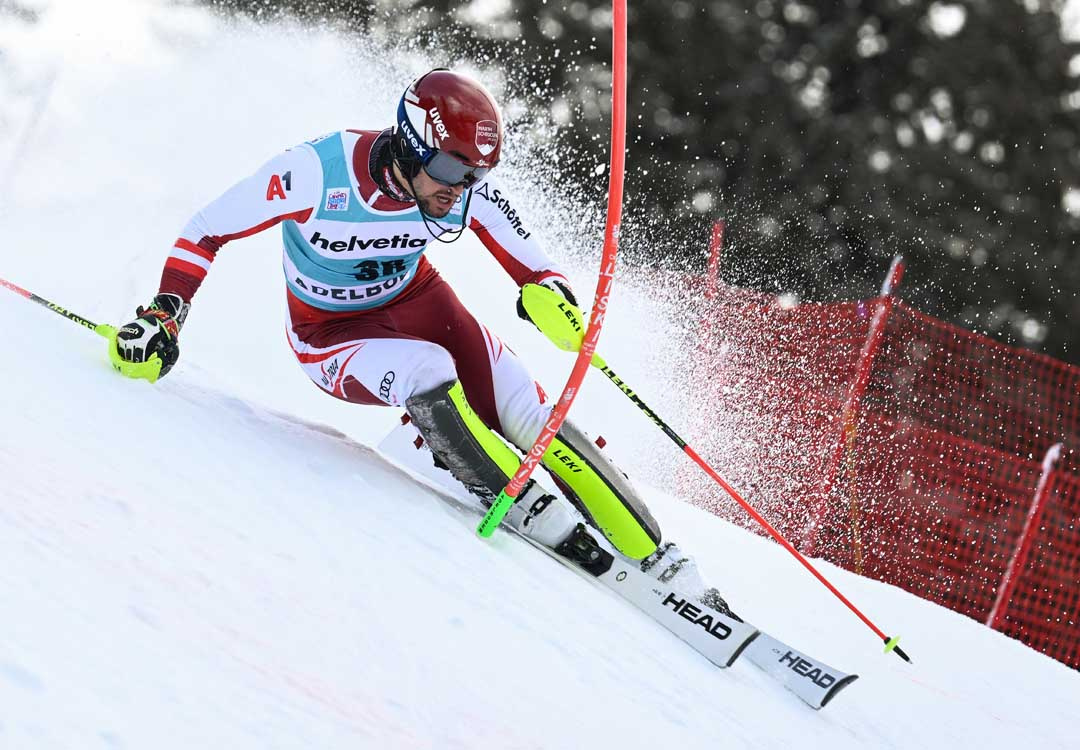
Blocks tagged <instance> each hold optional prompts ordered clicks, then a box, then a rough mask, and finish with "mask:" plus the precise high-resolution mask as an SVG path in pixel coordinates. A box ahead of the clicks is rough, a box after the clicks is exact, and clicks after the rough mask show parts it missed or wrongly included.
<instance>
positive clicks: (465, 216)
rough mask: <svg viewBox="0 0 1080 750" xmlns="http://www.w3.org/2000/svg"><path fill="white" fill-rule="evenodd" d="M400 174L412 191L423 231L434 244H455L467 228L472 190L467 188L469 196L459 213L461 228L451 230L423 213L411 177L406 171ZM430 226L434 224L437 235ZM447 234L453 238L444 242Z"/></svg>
mask: <svg viewBox="0 0 1080 750" xmlns="http://www.w3.org/2000/svg"><path fill="white" fill-rule="evenodd" d="M401 172H402V174H404V175H405V180H406V181H407V182H408V183H409V190H410V191H412V194H413V200H414V201H416V208H417V210H419V211H420V218H422V219H423V220H424V229H426V230H427V231H428V234H430V235H431V236H432V237H433V238H434V239H435V241H436V242H441V243H443V244H444V245H449V244H450V243H451V242H457V241H458V239H459V238H460V237H461V235H462V234H463V233H464V232H465V228H466V226H467V220H468V218H469V206H470V205H471V204H472V193H473V191H472V188H469V194H468V196H467V197H466V198H465V208H464V209H463V210H462V211H461V227H460V228H459V229H451V228H450V227H444V226H443V225H442V224H440V223H439V222H438V220H437V219H436V218H435V217H434V216H428V215H427V213H425V212H424V207H423V206H421V205H420V201H418V200H416V187H415V186H414V185H413V181H412V177H410V176H409V173H408V171H407V170H404V169H403V170H401ZM432 224H434V225H435V227H436V228H437V229H439V230H441V232H440V233H439V234H435V232H433V231H431V225H432ZM448 234H449V235H453V237H452V238H451V239H449V240H444V239H443V237H444V236H446V235H448Z"/></svg>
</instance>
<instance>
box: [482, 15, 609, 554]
mask: <svg viewBox="0 0 1080 750" xmlns="http://www.w3.org/2000/svg"><path fill="white" fill-rule="evenodd" d="M611 7H612V30H611V33H612V47H611V74H612V84H611V168H610V169H609V174H608V204H607V226H606V227H605V229H604V253H603V257H602V259H601V261H600V274H599V276H598V277H597V279H596V294H595V296H594V297H593V306H592V313H591V314H590V316H589V327H588V329H587V330H586V332H585V341H584V342H583V343H582V346H581V349H580V350H579V351H578V355H577V360H576V361H575V362H574V368H573V369H572V370H571V371H570V377H569V378H567V380H566V386H565V387H564V388H563V392H562V395H561V396H560V397H559V400H558V401H557V402H556V403H555V406H554V408H553V409H552V410H551V415H550V416H549V417H548V421H547V423H546V424H545V425H544V428H543V429H542V430H540V435H539V437H537V438H536V442H535V443H534V444H533V447H532V448H531V449H530V450H529V452H528V453H527V454H526V455H525V460H524V461H522V463H521V466H520V467H518V470H517V471H516V472H514V476H513V477H511V479H510V481H509V483H507V485H506V487H505V488H504V489H503V491H502V492H500V493H499V497H498V498H496V500H495V502H494V504H492V506H491V508H490V509H488V512H487V513H486V514H485V515H484V518H483V519H482V520H481V521H480V525H479V526H478V527H477V529H476V533H477V534H479V535H480V536H482V537H490V536H491V535H492V534H493V533H494V532H495V527H497V526H498V525H499V523H501V522H502V519H503V516H505V515H506V512H507V511H508V510H510V506H511V505H513V504H514V500H516V499H517V496H518V495H519V494H520V493H521V490H522V488H524V486H525V483H526V482H527V481H529V475H531V474H532V472H533V469H535V468H536V466H537V465H538V464H539V463H540V459H541V458H542V457H543V455H544V453H545V452H547V449H548V446H549V445H551V441H552V439H553V438H554V437H555V435H556V434H557V433H558V432H559V428H560V427H562V423H563V421H564V420H565V419H566V415H567V413H568V412H569V411H570V405H571V404H573V403H574V398H575V397H576V396H577V394H578V392H579V391H580V390H581V382H582V381H583V380H584V379H585V373H586V372H588V369H589V363H590V362H591V361H592V356H593V354H594V353H595V352H596V346H597V344H598V343H599V342H600V330H601V329H602V328H603V325H604V315H605V314H606V312H607V306H608V297H609V296H610V295H611V287H612V283H613V282H614V280H615V259H616V257H617V256H618V252H619V224H620V222H621V221H622V200H623V178H624V169H625V166H626V0H614V1H613V2H612V4H611Z"/></svg>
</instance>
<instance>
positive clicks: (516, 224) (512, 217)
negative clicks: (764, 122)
mask: <svg viewBox="0 0 1080 750" xmlns="http://www.w3.org/2000/svg"><path fill="white" fill-rule="evenodd" d="M473 195H478V196H480V197H481V198H487V199H488V200H489V201H491V202H492V203H494V204H495V205H496V206H498V208H499V210H500V211H502V212H503V214H504V215H505V216H506V218H507V220H508V221H509V222H510V226H512V227H513V228H514V230H515V231H516V232H517V233H518V236H519V237H524V238H525V239H529V238H530V237H532V232H529V231H526V229H525V227H524V226H522V224H521V217H520V216H518V212H517V209H515V208H514V207H513V206H511V205H510V200H509V199H507V198H505V197H503V194H502V190H501V189H500V188H491V187H489V186H488V183H487V182H485V183H483V184H482V185H480V187H479V188H477V190H476V192H475V193H473Z"/></svg>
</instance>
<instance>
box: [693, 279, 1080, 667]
mask: <svg viewBox="0 0 1080 750" xmlns="http://www.w3.org/2000/svg"><path fill="white" fill-rule="evenodd" d="M881 304H884V303H883V302H882V300H871V301H866V302H843V303H826V304H798V305H788V306H785V305H783V304H780V302H779V301H778V300H777V299H775V298H773V297H771V296H767V295H762V294H758V293H754V292H748V291H746V290H740V289H734V288H727V287H723V288H720V289H719V290H717V293H716V295H715V297H714V298H713V299H712V300H710V301H709V302H708V309H707V310H706V312H705V315H704V316H703V326H702V335H703V343H702V349H701V353H700V354H701V356H700V357H699V361H700V368H701V369H700V370H699V372H698V375H699V378H700V380H704V381H706V382H707V383H708V384H709V386H708V389H709V390H708V396H707V400H706V401H705V403H708V405H709V408H708V409H705V410H703V411H702V413H701V415H700V420H699V424H698V425H697V426H696V429H695V433H694V434H693V436H692V439H691V443H692V444H694V445H695V447H697V449H698V451H699V452H700V453H701V454H702V455H703V456H704V457H705V458H706V460H708V461H710V462H711V463H712V464H713V465H714V466H715V467H716V468H717V469H718V470H719V471H720V472H721V474H723V475H724V476H725V477H726V478H727V479H728V480H729V481H730V482H731V483H732V484H733V485H735V486H736V487H738V488H741V489H742V490H743V491H744V492H745V495H746V497H747V500H749V501H750V502H751V503H752V504H754V505H755V506H756V507H757V508H758V509H759V510H761V511H762V513H763V515H765V517H766V518H768V519H769V520H770V521H771V522H773V523H774V525H776V526H777V528H778V529H780V531H781V532H782V533H784V534H785V536H787V537H788V538H789V539H790V540H791V541H792V542H793V543H795V544H796V545H797V546H798V545H802V549H803V550H804V551H808V550H812V551H813V554H814V555H815V556H819V557H823V558H825V559H827V560H830V561H832V562H835V563H837V564H839V565H842V566H843V567H845V568H847V569H849V570H854V571H856V572H858V573H860V574H863V575H867V576H870V577H873V578H877V579H880V580H883V581H886V582H888V583H892V584H896V585H898V586H901V587H903V588H905V589H907V590H908V591H911V592H914V593H916V594H918V595H919V596H922V597H924V598H926V599H929V600H931V601H935V602H938V603H940V604H942V605H944V606H947V607H949V608H951V609H953V610H956V611H957V612H961V613H963V614H966V615H969V616H971V617H973V618H975V619H978V620H980V621H982V622H986V621H987V620H988V618H989V616H990V613H991V610H992V608H993V606H994V602H995V599H996V598H997V597H998V595H999V591H1000V590H1001V587H1002V582H1003V579H1004V578H1005V576H1006V571H1007V570H1008V568H1009V565H1010V562H1011V561H1012V560H1013V558H1014V556H1015V555H1016V553H1017V550H1018V548H1019V546H1020V543H1021V534H1022V532H1023V531H1024V528H1025V524H1026V522H1027V518H1028V514H1029V511H1030V510H1031V508H1032V503H1033V500H1034V496H1035V491H1036V488H1037V486H1038V485H1039V478H1040V476H1041V475H1042V471H1043V458H1044V455H1045V454H1046V453H1047V451H1048V450H1049V449H1050V448H1051V446H1053V445H1054V444H1056V443H1064V445H1065V448H1066V456H1065V458H1064V459H1063V460H1062V461H1060V462H1058V463H1057V464H1056V465H1055V466H1054V467H1053V469H1052V471H1051V473H1050V474H1049V476H1048V481H1047V483H1046V491H1045V496H1044V502H1043V503H1042V509H1041V516H1040V517H1039V518H1038V519H1036V522H1035V523H1034V524H1032V528H1033V533H1032V536H1031V539H1030V541H1029V550H1028V552H1027V556H1026V559H1023V560H1022V565H1021V566H1019V569H1018V570H1017V571H1016V573H1015V575H1014V576H1013V578H1014V581H1013V582H1014V584H1015V587H1014V588H1013V589H1012V590H1011V591H1010V592H1008V599H1007V601H1004V602H1003V604H1002V609H1001V617H1000V618H999V619H998V624H997V627H998V628H999V629H1000V630H1001V631H1002V632H1005V633H1007V634H1009V635H1011V636H1014V637H1016V638H1019V639H1020V640H1022V641H1024V642H1026V643H1028V644H1029V645H1031V646H1033V647H1034V648H1037V649H1039V650H1040V651H1043V652H1044V653H1046V654H1048V655H1050V656H1052V657H1054V658H1056V659H1059V660H1061V661H1063V662H1065V663H1066V664H1069V665H1070V666H1073V667H1080V628H1078V625H1080V460H1078V459H1077V456H1076V454H1075V453H1069V451H1070V450H1075V449H1076V447H1077V446H1080V368H1077V367H1072V366H1069V365H1067V364H1065V363H1063V362H1059V361H1057V360H1054V359H1052V358H1049V357H1045V356H1042V355H1038V354H1034V353H1032V352H1029V351H1025V350H1021V349H1016V348H1013V347H1009V346H1005V345H1003V344H999V343H997V342H995V341H993V340H991V339H989V338H986V337H984V336H980V335H978V334H974V333H971V332H969V331H965V330H963V329H960V328H957V327H956V326H952V325H949V324H947V323H944V322H942V321H940V320H937V319H935V318H933V317H930V316H927V315H923V314H922V313H919V312H918V311H916V310H913V309H911V308H909V307H907V306H905V305H903V304H901V303H899V302H895V301H890V303H889V304H890V309H889V310H888V313H889V314H888V317H887V319H886V322H885V325H884V329H883V337H882V339H881V344H880V347H879V348H878V349H877V351H876V352H874V353H873V356H872V358H871V359H870V360H869V361H868V364H869V365H870V370H869V379H868V380H867V381H866V387H865V391H864V392H863V393H861V394H856V395H857V396H858V397H857V398H856V399H855V400H854V401H853V402H852V403H853V405H854V407H855V408H854V409H853V410H852V411H851V418H850V419H848V420H847V421H846V423H845V420H844V419H843V417H842V414H843V412H844V406H845V403H846V402H848V400H849V397H850V396H851V391H852V385H853V383H855V381H856V372H857V371H858V368H859V366H860V362H862V361H863V357H862V355H861V352H862V351H863V348H864V344H865V342H866V341H867V338H868V334H869V331H870V321H871V319H872V318H873V315H874V312H875V310H877V309H878V306H879V305H881ZM834 456H839V457H840V460H839V461H838V462H836V461H833V460H832V458H833V457H834ZM683 484H684V486H683V490H684V492H686V493H687V494H688V496H691V497H694V498H696V499H697V502H699V503H700V504H702V505H704V506H706V507H709V508H710V509H712V510H713V511H714V512H717V513H720V514H722V515H725V516H727V517H729V518H731V519H732V520H734V521H736V522H740V523H746V524H747V525H748V526H749V524H748V523H747V519H745V516H743V515H742V513H741V511H740V509H739V508H738V507H737V506H733V505H732V504H731V503H730V501H728V500H726V499H725V498H724V497H722V496H721V495H720V494H719V492H718V491H717V489H716V488H715V487H714V486H712V485H711V483H710V482H709V481H708V480H707V479H705V478H704V477H699V476H698V475H696V474H690V473H688V474H687V475H686V476H685V477H684V478H683Z"/></svg>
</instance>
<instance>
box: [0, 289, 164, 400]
mask: <svg viewBox="0 0 1080 750" xmlns="http://www.w3.org/2000/svg"><path fill="white" fill-rule="evenodd" d="M0 286H3V287H7V288H8V289H10V290H11V291H13V292H15V294H18V295H20V296H22V297H25V298H26V299H28V300H30V301H31V302H36V303H38V304H39V305H42V306H43V307H47V308H49V309H50V310H52V311H53V312H54V313H56V314H57V315H62V316H63V317H65V318H67V319H68V320H70V321H71V322H72V323H78V324H79V325H81V326H83V327H84V328H89V329H90V330H91V331H93V332H94V333H96V334H97V335H98V336H101V337H102V338H103V339H105V340H106V341H108V342H109V361H110V362H111V363H112V366H113V369H114V370H116V371H117V372H119V373H120V374H121V375H123V376H124V377H128V378H137V379H141V380H148V381H149V382H151V383H154V382H156V381H157V379H158V376H159V375H160V374H161V358H160V357H159V356H158V355H157V354H152V355H151V356H150V358H149V359H147V360H145V361H143V362H129V361H127V360H126V359H124V358H123V357H121V356H120V352H118V351H117V349H116V326H111V325H109V324H108V323H95V322H93V321H92V320H87V319H86V318H84V317H83V316H81V315H76V314H75V313H73V312H71V310H68V309H67V308H64V307H60V305H58V304H56V303H55V302H49V300H47V299H45V298H44V297H39V296H38V295H36V294H34V293H33V292H30V291H27V290H26V289H23V288H22V287H21V286H19V285H18V284H12V283H11V282H10V281H7V280H6V279H0Z"/></svg>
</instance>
